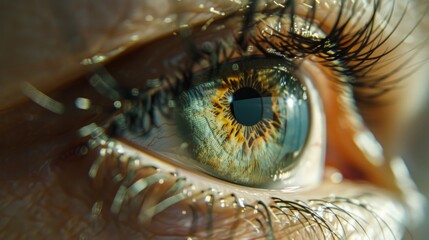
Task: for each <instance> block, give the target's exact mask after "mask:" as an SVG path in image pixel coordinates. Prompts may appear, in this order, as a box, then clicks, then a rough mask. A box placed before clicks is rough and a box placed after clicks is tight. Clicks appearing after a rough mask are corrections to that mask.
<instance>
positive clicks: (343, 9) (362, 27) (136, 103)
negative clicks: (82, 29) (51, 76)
mask: <svg viewBox="0 0 429 240" xmlns="http://www.w3.org/2000/svg"><path fill="white" fill-rule="evenodd" d="M147 3H148V4H147V5H148V6H152V7H154V6H155V8H156V7H157V6H159V5H162V4H161V3H159V5H157V4H151V3H150V2H147ZM186 4H190V3H187V2H182V1H178V3H174V4H171V3H165V5H163V7H165V8H166V9H168V10H166V12H168V11H170V13H171V14H170V15H169V14H167V15H166V16H164V15H162V14H165V13H159V12H162V11H159V12H157V11H154V12H150V11H149V12H150V13H151V14H149V13H147V12H146V13H145V11H142V12H143V16H142V19H144V21H143V23H144V24H141V26H145V24H146V25H147V26H148V29H147V30H146V31H145V30H144V29H143V30H141V29H140V30H139V31H140V35H139V34H132V35H127V37H129V39H131V41H125V42H121V44H120V45H119V44H118V46H119V47H118V46H117V48H114V50H112V51H107V52H106V51H104V52H103V51H100V52H99V53H97V54H93V55H92V56H91V55H89V56H87V57H82V58H80V59H79V61H78V62H79V63H80V64H81V66H84V67H85V68H86V69H83V70H82V69H81V70H80V72H84V73H86V74H85V75H84V76H83V77H81V78H78V79H77V80H74V81H72V82H70V83H68V84H67V86H62V87H61V88H59V89H56V90H54V91H51V92H47V93H46V94H45V93H42V92H41V91H39V90H38V89H37V88H36V87H34V86H33V85H32V84H30V83H23V84H22V85H21V89H22V91H23V92H24V93H25V94H26V96H27V97H30V98H31V99H32V101H31V102H30V103H29V104H27V105H21V106H15V107H14V108H9V110H7V111H5V114H6V113H7V114H8V115H7V116H6V117H2V122H3V123H4V124H3V126H8V127H10V128H11V129H14V130H15V132H16V133H14V134H13V133H11V131H7V128H6V127H4V128H3V130H4V136H7V138H8V139H9V140H7V139H6V138H5V137H3V141H2V145H3V146H7V147H8V148H9V149H8V150H2V151H1V155H2V156H3V157H2V159H6V160H7V159H13V158H14V157H13V156H10V155H11V154H14V156H15V158H16V160H17V161H16V162H15V163H13V162H12V161H9V162H6V161H4V162H3V164H5V165H4V166H5V167H4V168H3V169H5V170H6V169H7V170H8V171H5V170H3V173H2V179H4V180H3V181H2V189H3V190H2V191H1V192H2V199H4V200H2V203H3V204H2V205H3V206H4V207H2V208H1V212H2V216H3V217H4V218H5V219H6V221H5V224H4V225H3V227H2V232H4V233H3V234H4V236H6V238H9V237H10V238H12V237H13V236H18V237H22V236H24V237H28V236H30V237H33V238H50V237H52V236H63V237H64V235H63V234H66V236H65V237H69V238H77V237H79V238H94V237H99V238H143V239H147V238H163V237H165V238H197V239H199V238H202V239H204V238H215V239H217V238H219V239H223V238H268V239H272V238H279V239H289V238H291V239H295V238H297V239H312V238H322V237H323V238H328V239H330V238H332V239H336V238H339V239H343V238H344V239H349V238H350V239H353V238H356V239H365V238H366V239H373V238H379V237H380V236H381V238H385V239H392V238H400V237H401V235H403V234H404V232H405V229H406V228H407V227H411V226H412V224H410V223H409V222H411V221H418V220H417V218H418V216H417V215H418V214H417V212H418V210H417V211H416V210H414V209H413V207H420V206H421V202H420V198H419V197H420V196H419V194H418V192H417V191H416V190H415V189H414V188H413V185H412V181H411V180H410V179H409V178H408V176H407V174H406V168H405V169H404V167H403V166H402V162H401V159H400V158H399V157H398V156H397V154H398V153H397V152H396V149H395V148H394V146H396V142H395V141H394V139H397V138H398V137H399V134H398V133H397V132H396V129H398V127H399V126H402V124H404V122H405V121H406V120H407V119H404V118H400V117H398V115H401V114H402V115H407V114H408V113H410V112H411V110H409V111H410V112H407V111H405V110H404V107H403V106H402V105H401V102H400V101H398V100H395V99H398V98H401V99H402V101H404V100H403V96H404V94H405V93H406V92H407V91H410V90H409V89H410V87H407V88H406V87H400V86H399V85H398V84H402V83H405V82H406V84H407V86H408V85H413V84H412V83H410V81H409V79H410V78H408V77H407V75H409V74H411V73H414V72H415V71H416V69H417V68H416V69H414V67H415V66H417V65H418V64H419V58H418V57H416V56H414V55H417V54H416V53H417V51H416V50H415V47H416V46H417V45H418V44H419V43H420V42H421V40H420V39H418V37H419V35H418V34H415V32H416V31H414V30H413V29H412V28H414V26H416V24H417V23H418V22H419V18H418V17H417V18H416V19H411V20H410V21H411V23H409V22H406V21H405V20H403V19H404V18H403V16H402V14H405V16H408V14H410V11H411V9H413V6H412V4H411V3H409V5H408V4H405V6H402V5H400V4H399V3H396V2H394V3H387V2H386V1H370V2H363V1H362V2H357V1H356V2H355V1H322V2H319V1H272V2H271V1H269V2H267V3H265V2H264V3H262V2H258V1H256V2H251V3H248V4H247V3H232V2H207V3H201V4H195V5H193V7H192V8H187V11H184V9H185V8H184V6H186ZM190 5H191V4H190ZM146 7H147V6H146ZM182 7H183V8H182ZM157 9H158V10H160V8H157ZM181 10H183V11H181ZM194 12H201V15H198V14H197V15H192V14H190V13H194ZM156 13H159V14H160V15H155V14H156ZM204 14H206V15H204ZM195 16H196V17H195ZM199 18H200V19H199ZM193 19H197V20H198V19H199V20H198V21H195V22H193ZM175 21H176V22H175ZM154 22H157V23H158V27H157V28H149V26H151V23H154ZM185 23H186V24H185ZM405 23H409V24H411V26H412V28H408V27H404V26H403V25H406V24H405ZM125 25H126V24H125ZM159 26H161V27H159ZM149 29H155V30H149ZM156 31H160V32H163V34H162V33H159V35H156V34H155V33H156ZM398 31H402V32H401V34H399V33H397V32H398ZM147 32H151V33H152V34H154V36H155V37H147V36H146V38H148V39H150V40H151V41H148V40H147V41H146V42H144V43H143V42H141V43H140V44H137V43H138V42H139V38H144V37H145V34H146V33H147ZM164 34H165V35H164ZM125 35H126V34H125ZM163 35H164V36H163ZM409 35H410V36H409ZM415 38H417V39H415ZM127 39H128V38H127ZM122 45H123V46H122ZM134 45H138V46H134ZM404 46H408V47H407V48H406V47H404ZM410 46H411V47H410ZM124 49H126V51H125V52H124V54H122V56H119V57H117V59H110V56H109V54H112V55H115V54H116V53H118V52H120V51H122V50H124ZM100 63H102V65H101V64H100ZM401 66H402V67H401ZM393 68H394V69H398V70H393V71H392V70H390V69H393ZM244 75H246V76H247V77H245V76H244ZM249 76H251V77H249ZM282 79H283V80H282ZM399 79H403V80H401V81H399ZM414 84H415V85H418V84H419V83H414ZM418 86H420V85H418ZM243 89H244V90H243ZM411 89H414V87H411ZM255 92H256V93H255ZM262 92H265V93H264V94H265V95H263V94H262ZM226 93H229V94H230V95H227V94H226ZM195 96H199V97H195ZM228 96H232V98H227V97H228ZM243 96H244V97H243ZM249 96H250V97H249ZM262 96H265V97H262ZM267 96H269V97H267ZM222 97H223V98H227V100H229V102H227V103H219V102H220V100H219V99H222ZM234 98H235V99H238V100H242V99H244V100H246V99H251V107H247V106H246V105H240V104H238V103H237V104H236V105H234V102H231V99H232V100H234ZM416 98H417V97H416ZM254 99H257V100H259V101H261V102H262V103H264V104H260V109H262V110H261V112H262V113H261V114H260V117H259V118H256V120H255V119H253V120H252V119H250V118H251V117H255V115H252V116H249V115H247V114H246V112H248V111H249V108H251V109H252V110H254V109H255V107H256V106H257V105H258V103H255V101H253V100H254ZM291 99H294V100H291ZM299 100H301V101H299ZM417 100H419V99H417ZM417 100H414V99H407V103H408V104H413V106H414V105H417V103H416V102H417ZM290 101H293V102H292V103H293V104H295V107H297V108H291V109H289V108H287V106H283V105H281V104H285V105H287V104H288V102H290ZM214 103H218V105H219V104H220V105H221V106H220V108H219V109H222V111H224V112H227V113H228V111H229V113H228V114H229V117H230V118H231V117H232V119H235V121H236V122H238V124H237V125H246V126H254V125H256V124H257V123H259V122H261V121H262V120H263V119H267V122H268V123H269V124H271V125H269V126H270V128H272V129H276V131H274V130H273V131H267V132H268V133H267V134H265V135H264V136H267V138H269V139H270V141H266V140H264V139H260V141H266V142H264V143H263V144H260V147H259V148H258V147H254V148H249V149H248V150H247V151H248V152H250V153H251V154H247V155H246V154H242V155H241V156H240V157H241V158H239V157H236V156H237V154H231V152H233V151H235V149H233V148H228V147H230V145H231V144H233V142H226V144H223V145H220V148H223V149H224V151H223V153H222V154H221V155H218V154H215V156H214V157H213V156H211V157H210V155H213V154H214V153H213V151H214V150H217V149H214V148H215V147H214V145H213V144H214V143H208V144H207V145H204V147H202V146H201V144H203V143H206V142H210V141H214V140H218V139H222V140H223V141H225V139H227V138H228V137H225V135H227V134H230V133H231V131H232V130H234V127H235V126H236V125H232V124H226V125H225V126H226V127H228V128H226V127H225V126H223V125H222V126H221V127H218V128H215V125H216V123H218V122H220V121H225V119H227V116H226V115H225V114H223V113H224V112H221V114H218V115H212V118H211V119H209V117H210V116H203V117H200V118H198V117H197V116H196V115H197V114H198V113H199V111H201V110H199V109H198V105H200V106H199V107H201V108H208V110H209V112H211V113H213V112H214V110H212V111H210V108H211V107H213V106H214ZM298 103H300V104H301V105H299V106H298ZM222 104H224V105H222ZM266 104H268V106H269V107H266ZM276 104H278V105H280V106H282V107H276ZM293 104H291V105H293ZM264 109H265V110H266V109H268V113H269V114H268V113H266V112H264ZM284 109H287V111H286V113H287V114H284V113H282V112H281V110H284ZM239 110H243V114H242V115H240V113H237V111H239ZM295 110H299V111H298V112H299V114H298V115H291V114H290V113H289V112H292V111H295ZM219 111H220V110H219ZM233 111H234V112H233ZM184 113H185V114H184ZM218 113H219V112H218ZM219 115H220V116H219ZM215 116H218V117H217V118H216V117H215ZM23 118H24V120H22V119H23ZM202 118H204V119H209V120H207V121H205V122H204V121H201V119H202ZM286 119H287V121H286ZM248 121H250V122H248ZM20 122H24V123H25V124H21V126H19V125H20V124H19V123H20ZM273 122H274V123H273ZM40 123H44V124H45V125H49V126H46V127H45V126H43V125H42V126H41V127H39V126H38V124H40ZM325 123H326V126H325ZM299 124H302V125H299ZM290 125H291V126H292V127H290V128H289V126H290ZM12 127H13V128H12ZM20 127H21V129H20ZM204 128H205V129H209V130H210V131H215V130H216V131H218V133H219V134H212V135H208V137H207V136H206V137H204V136H202V135H201V134H202V132H205V130H204ZM246 129H247V130H246V131H247V132H250V133H252V131H253V132H256V130H255V129H251V128H246ZM267 129H268V127H267V128H266V129H265V130H267ZM292 130H296V131H298V134H295V135H293V134H292V135H288V133H289V132H290V131H292ZM26 131H29V132H30V134H28V137H22V135H24V134H26ZM39 131H41V132H42V133H38V132H39ZM235 131H236V132H235V134H230V135H231V136H236V137H237V136H240V131H238V130H235ZM183 132H185V133H183ZM325 132H326V138H325ZM189 133H191V134H189ZM276 134H277V135H279V136H280V137H278V138H273V137H272V136H274V135H276ZM220 135H224V137H223V138H222V137H219V136H220ZM243 135H244V134H243ZM248 135H249V134H248ZM314 135H316V136H317V137H316V138H313V142H311V140H312V137H311V136H314ZM17 136H18V137H17ZM228 136H229V135H228ZM297 136H299V137H297ZM196 137H198V138H200V140H199V141H196V140H195V139H194V138H196ZM201 138H202V140H201ZM229 138H231V137H229ZM238 138H239V137H237V139H238ZM241 139H243V138H241ZM273 139H274V140H273ZM278 139H281V140H278ZM297 139H298V140H297ZM8 141H10V143H8ZM237 141H238V140H237ZM241 141H242V142H241V143H242V144H240V145H237V149H238V150H237V151H238V152H240V151H241V152H243V151H244V150H245V148H246V147H249V146H253V145H252V144H253V143H254V141H255V140H254V139H253V140H252V141H250V138H246V139H244V140H241ZM243 141H244V144H243ZM271 142H276V143H278V144H277V145H280V147H277V150H276V146H277V145H276V144H271ZM309 142H310V143H312V144H309ZM251 143H252V144H251ZM293 143H294V144H296V145H297V147H296V148H292V147H291V149H292V150H290V149H289V146H291V145H293ZM15 144H16V146H14V145H15ZM25 144H26V145H30V146H32V147H28V151H25V153H24V154H21V153H19V152H20V151H21V149H22V148H21V147H22V146H23V145H25ZM261 146H262V147H261ZM188 149H191V150H188ZM286 150H287V151H286ZM257 151H262V152H264V153H266V152H269V153H273V152H274V153H275V154H273V155H275V156H279V157H278V159H276V160H278V161H277V162H275V163H274V164H271V165H268V167H267V169H268V170H267V172H268V173H267V174H265V172H263V171H261V170H260V169H262V167H261V168H257V167H254V168H250V169H251V170H246V171H244V170H243V169H248V168H246V167H244V168H234V169H233V170H229V169H228V166H229V165H228V164H230V165H232V164H233V163H231V162H233V161H237V159H240V160H242V161H243V162H244V161H263V160H273V159H274V158H275V157H273V156H270V157H264V156H263V154H260V155H259V156H258V157H256V158H252V157H249V156H251V155H252V154H255V153H256V152H257ZM276 151H277V152H276ZM285 151H286V153H285ZM325 152H326V155H325V154H324V153H325ZM225 155H226V156H225ZM303 155H307V156H308V158H302V156H303ZM219 156H222V157H219ZM28 158H30V159H31V160H33V159H34V161H28ZM216 158H219V159H223V160H224V162H228V161H229V163H228V164H227V165H224V167H217V166H215V165H216V163H213V161H211V162H210V161H208V162H207V161H206V160H208V159H210V160H212V159H214V160H216ZM23 159H26V160H23ZM46 159H49V160H48V161H46ZM285 159H286V160H285ZM283 162H286V164H285V165H281V164H283ZM309 163H311V164H309ZM14 164H15V165H14ZM16 164H27V165H26V166H25V167H23V166H19V165H16ZM35 166H39V168H38V171H35V170H34V168H35ZM40 166H42V167H40ZM12 169H13V170H14V172H11V171H9V170H12ZM272 169H274V170H275V171H274V170H273V171H271V170H272ZM279 169H280V170H281V171H280V173H281V174H277V173H279V172H278V171H277V170H279ZM297 169H299V171H298V170H297ZM404 170H405V173H404V172H401V171H404ZM237 171H241V174H238V175H237V174H235V173H236V172H237ZM270 171H271V172H270ZM256 172H258V174H256ZM29 173H31V174H29ZM264 174H265V175H264ZM257 177H258V178H257ZM279 178H280V180H281V181H280V182H281V183H280V184H279V181H278V179H279ZM255 179H256V180H255ZM308 179H311V180H309V181H307V180H308ZM306 181H307V182H308V184H304V182H306ZM398 181H400V182H401V183H398ZM404 188H407V189H404ZM406 194H408V195H406ZM15 208H16V209H19V214H18V216H20V217H19V218H17V217H15V215H16V213H15V211H14V210H10V209H15ZM21 216H22V218H21ZM34 219H35V220H36V221H34ZM23 223H25V224H26V225H27V226H29V229H31V230H30V231H28V232H27V233H25V235H24V234H23V233H22V232H21V231H20V230H19V229H18V227H19V226H21V225H22V224H23ZM38 224H42V227H40V226H39V225H38ZM49 235H51V236H49Z"/></svg>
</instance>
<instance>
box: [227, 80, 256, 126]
mask: <svg viewBox="0 0 429 240" xmlns="http://www.w3.org/2000/svg"><path fill="white" fill-rule="evenodd" d="M230 107H231V112H232V115H233V116H234V118H235V119H236V120H237V122H238V123H240V124H242V125H245V126H253V125H255V124H256V123H258V122H259V121H261V120H262V117H263V99H262V97H261V95H259V93H258V92H257V91H256V90H255V89H253V88H250V87H244V88H240V89H238V90H237V91H236V92H235V93H234V94H233V95H232V101H231V105H230Z"/></svg>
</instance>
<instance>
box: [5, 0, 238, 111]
mask: <svg viewBox="0 0 429 240" xmlns="http://www.w3.org/2000/svg"><path fill="white" fill-rule="evenodd" d="M8 4H9V5H8V6H7V7H8V8H6V9H9V11H8V10H5V11H3V12H4V13H3V14H2V19H3V22H10V23H14V24H9V25H5V27H10V28H13V29H9V30H7V29H6V30H5V31H6V32H8V34H7V35H6V37H5V38H2V39H1V44H0V52H2V53H3V54H2V58H1V59H0V62H1V64H0V72H1V73H2V79H4V80H2V89H1V90H0V95H1V96H2V97H3V98H5V99H8V101H1V102H0V109H7V108H9V107H11V106H13V105H15V104H17V103H20V102H23V101H25V100H26V99H25V96H24V95H23V94H21V90H20V86H19V84H17V83H19V82H21V81H28V82H29V83H30V84H32V85H34V86H35V87H36V88H37V89H39V90H40V91H42V92H50V91H52V90H54V89H58V88H59V87H61V86H63V85H64V84H66V83H70V82H71V81H73V80H74V79H76V78H77V77H79V76H80V75H82V74H84V73H85V72H86V71H88V68H87V67H86V66H82V64H81V62H82V60H84V59H85V58H92V57H94V60H103V61H107V60H109V59H111V58H113V57H115V56H117V55H118V54H120V53H121V52H122V51H124V50H126V49H127V48H129V47H132V46H135V45H136V44H142V43H146V42H148V41H150V40H153V39H156V38H159V37H160V36H162V35H165V34H167V33H171V32H173V31H174V30H175V29H177V28H178V27H179V26H178V25H177V23H176V22H174V21H171V20H172V17H174V16H176V17H177V16H178V14H173V13H174V12H178V11H177V9H176V8H179V7H180V8H182V9H181V11H180V12H179V13H180V17H181V20H183V21H185V22H188V23H189V24H194V23H198V22H202V21H205V20H207V19H210V18H212V17H216V14H215V13H214V12H210V7H213V9H218V8H219V9H225V8H226V9H227V10H228V9H230V10H233V9H236V8H238V6H239V4H236V3H231V2H229V1H206V2H205V3H204V7H205V8H203V9H202V10H201V9H200V8H199V6H198V5H197V3H195V2H193V1H182V3H181V4H180V6H179V5H177V7H174V6H172V4H171V1H162V2H161V1H156V2H154V1H129V2H128V4H127V3H124V2H120V3H119V4H120V6H119V7H118V6H115V5H111V4H105V3H104V2H103V3H102V4H98V3H93V2H86V1H85V2H84V3H80V2H61V3H59V4H58V5H57V7H58V8H59V9H62V11H63V12H64V11H65V14H62V12H61V11H59V9H54V8H53V6H55V5H49V4H50V1H45V2H42V3H38V4H37V5H36V6H29V5H23V4H21V3H18V2H13V3H12V2H11V3H8ZM63 4H66V5H63ZM86 4H88V5H86ZM132 4H134V5H132ZM99 5H100V6H104V8H103V7H102V8H100V6H99ZM147 5H152V6H149V7H148V6H147ZM158 5H163V7H159V6H158ZM231 6H232V7H231ZM120 9H122V10H123V11H122V12H119V13H117V14H115V13H114V12H115V11H118V10H120ZM195 9H197V10H198V11H196V10H195ZM72 10H73V11H76V12H79V13H80V14H81V15H82V16H83V17H80V18H72V17H70V15H73V14H74V13H73V14H71V13H70V12H68V11H72ZM228 11H229V10H228ZM185 13H186V14H185ZM112 15H113V16H116V17H113V18H112ZM85 16H86V17H85ZM147 16H151V17H147ZM168 18H169V20H168ZM111 19H116V20H115V21H112V20H111ZM148 20H150V21H148ZM142 26H145V27H144V28H143V27H142ZM70 27H73V28H74V29H72V30H71V29H69V28H70ZM69 31H72V32H71V33H70V32H69ZM64 34H72V35H73V38H69V37H67V36H65V35H64ZM29 36H31V37H29ZM69 39H72V40H69ZM75 40H77V41H78V42H80V43H79V44H80V45H81V47H78V51H76V50H73V41H75ZM10 46H15V47H13V48H11V47H10ZM18 46H19V47H18ZM41 49H43V52H41ZM59 59H60V60H61V61H59ZM42 63H43V64H42ZM23 69H25V71H22V70H23ZM52 69H56V71H52Z"/></svg>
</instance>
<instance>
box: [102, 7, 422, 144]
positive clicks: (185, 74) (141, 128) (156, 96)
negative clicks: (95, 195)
mask: <svg viewBox="0 0 429 240" xmlns="http://www.w3.org/2000/svg"><path fill="white" fill-rule="evenodd" d="M257 2H258V1H252V2H251V3H252V4H254V5H251V7H249V8H248V9H247V11H246V12H245V14H244V16H245V17H244V24H243V26H242V31H241V34H239V35H237V36H235V43H234V46H236V47H234V49H232V50H231V49H229V51H228V48H230V46H229V43H225V42H222V41H218V42H215V44H214V46H212V49H211V52H210V51H207V49H205V48H202V47H198V46H197V45H196V43H195V42H194V40H193V39H192V37H191V35H190V31H189V29H188V30H187V29H182V30H181V36H182V37H183V38H184V40H185V44H186V49H188V55H189V56H190V58H191V59H192V62H191V64H189V65H188V66H182V67H181V68H180V69H177V66H173V69H175V70H174V71H173V73H174V74H175V75H173V76H172V75H171V74H168V73H167V74H166V75H165V76H160V77H159V79H157V80H158V81H159V82H160V85H163V86H162V87H158V88H157V89H153V88H151V87H150V86H149V87H148V86H146V87H144V88H143V89H142V91H141V92H140V93H139V95H138V96H131V95H130V94H129V92H130V91H131V90H130V89H128V90H127V89H125V91H121V92H122V93H125V95H124V94H123V95H122V96H121V98H122V100H123V101H129V102H130V103H131V104H130V105H132V106H134V107H132V108H130V109H127V110H123V111H122V112H123V114H122V115H119V116H118V117H116V118H115V119H114V120H113V121H111V126H110V127H109V133H110V134H111V135H112V136H117V135H121V134H122V133H123V132H124V131H126V130H127V129H128V128H132V130H133V131H134V132H137V133H138V134H141V135H145V134H146V133H148V132H149V131H150V130H151V129H152V128H153V127H157V126H158V116H157V114H159V113H161V114H162V115H164V116H165V115H167V116H168V112H167V111H160V112H159V111H158V110H159V109H163V108H165V105H166V104H165V103H167V102H169V101H170V100H172V99H175V98H176V97H177V96H178V95H179V94H180V93H181V92H182V91H184V90H186V89H188V88H189V87H190V86H192V84H193V75H194V73H193V71H192V68H193V66H194V65H198V63H199V62H200V61H202V60H203V59H205V60H206V61H208V62H209V63H210V68H209V69H210V71H215V70H216V69H217V68H218V67H219V66H220V65H221V64H222V63H223V62H225V61H228V60H230V58H231V57H230V56H231V55H232V53H233V52H236V53H238V54H239V55H241V56H244V52H245V51H246V49H247V46H248V45H249V44H253V45H254V46H255V47H256V48H257V49H259V51H260V52H261V53H263V54H264V55H265V56H267V57H278V56H275V55H274V54H273V52H271V51H270V52H269V51H267V49H266V47H264V46H263V44H269V45H270V46H271V47H272V49H274V51H275V52H280V53H281V54H282V55H285V56H288V57H289V58H291V59H292V58H294V57H298V58H304V57H306V56H307V55H317V56H319V57H320V59H321V60H320V62H321V63H322V64H323V65H325V66H327V67H329V68H330V69H331V70H332V72H333V73H334V74H335V76H334V79H333V81H337V82H338V83H340V84H347V85H351V86H352V87H354V88H355V89H357V88H363V89H365V88H370V89H372V90H376V91H375V93H374V91H371V93H366V94H363V93H360V94H355V95H354V98H355V100H357V101H358V102H359V103H368V104H372V105H376V104H379V103H378V102H377V101H374V100H375V99H377V97H379V96H381V95H383V94H385V93H387V92H388V91H389V90H391V89H392V88H393V87H394V86H395V85H394V84H396V83H397V82H398V81H400V80H401V79H402V78H403V76H406V75H408V74H409V73H410V72H411V71H412V70H413V69H414V68H412V69H410V70H408V71H405V73H404V74H402V75H401V76H399V77H398V78H397V79H391V78H390V77H391V76H392V75H393V74H395V73H396V72H397V71H399V70H402V69H403V68H404V67H407V66H409V63H410V61H408V60H409V59H405V60H404V64H401V67H400V68H397V69H396V70H395V71H388V73H386V74H382V75H380V74H378V75H374V74H371V70H372V69H373V68H374V67H376V66H377V67H385V66H384V65H383V63H384V62H385V61H381V59H385V58H386V57H387V56H389V55H391V53H392V52H393V51H394V50H395V49H396V48H398V47H399V46H400V45H401V44H402V42H403V41H404V40H405V39H406V38H407V37H408V35H409V34H411V33H412V32H413V30H414V28H413V29H411V30H410V31H409V33H408V34H407V35H406V36H404V37H403V38H402V39H401V40H400V41H399V42H398V43H397V44H396V45H394V46H392V47H391V48H390V49H386V51H384V52H382V53H380V54H375V51H376V50H378V49H380V48H381V47H384V46H385V45H386V41H387V40H388V39H389V38H391V36H392V34H393V33H394V32H395V31H396V29H397V28H398V26H399V25H400V24H401V22H402V18H400V19H399V20H398V21H397V22H396V23H395V25H394V27H393V29H392V30H391V31H390V32H389V33H388V34H387V35H386V34H384V35H383V33H384V31H385V30H386V27H387V26H388V24H389V22H390V21H391V17H392V14H393V8H392V9H391V12H390V13H389V14H387V16H386V18H387V19H385V20H386V21H385V24H384V25H382V26H381V27H380V26H379V27H375V24H376V21H375V19H376V15H377V14H378V13H377V10H378V8H379V7H380V5H381V2H382V1H381V0H375V1H374V3H373V9H372V10H370V11H372V12H371V18H370V19H369V20H368V21H367V22H365V24H364V25H363V27H360V28H359V29H356V28H357V25H356V23H352V21H351V19H352V18H353V17H356V16H352V15H351V14H350V16H348V18H345V17H344V14H343V15H341V14H340V15H339V17H338V19H337V21H336V22H335V23H334V26H333V28H332V29H330V31H329V32H328V33H327V36H326V37H325V38H317V39H316V38H314V39H313V38H309V37H304V36H301V35H299V34H297V33H294V32H293V31H289V32H288V33H287V34H282V33H279V32H275V34H274V35H275V36H276V37H278V38H279V39H280V40H282V41H280V43H281V44H279V45H275V44H272V43H270V41H269V40H268V39H263V38H261V37H259V38H258V37H256V36H250V35H249V31H250V30H251V29H252V28H253V27H255V26H254V24H255V23H254V20H255V17H254V16H255V14H256V13H258V14H259V13H263V14H265V15H266V16H268V15H273V14H274V15H276V16H277V17H279V19H280V18H281V17H283V16H284V15H285V14H286V13H288V14H289V18H290V19H291V21H292V22H293V21H294V20H293V19H294V16H295V14H296V13H295V12H294V1H288V3H289V4H290V6H291V8H290V9H287V8H280V9H278V8H277V9H274V10H273V9H270V8H269V7H267V9H266V10H265V12H264V11H261V12H259V11H258V12H257V11H255V6H256V5H257ZM341 2H342V5H341V7H340V9H339V11H340V12H341V11H343V8H345V7H347V5H345V1H344V0H342V1H341ZM312 3H313V5H314V7H313V10H312V11H310V12H309V13H308V14H307V16H305V17H306V19H305V21H306V22H307V23H309V24H310V25H313V24H315V23H314V22H315V19H314V18H315V14H316V9H317V6H316V3H315V2H314V1H313V2H312ZM252 6H253V7H252ZM405 14H406V9H405V10H404V11H403V13H402V16H404V15H405ZM323 23H324V22H323V21H322V24H323ZM353 24H354V25H353ZM416 25H417V24H416ZM347 27H350V30H349V31H350V32H343V31H344V29H346V28H347ZM351 33H353V35H352V37H351V38H350V35H351ZM346 37H348V39H347V40H346V39H345V38H346ZM372 44H374V45H372ZM368 45H369V47H368ZM352 47H353V48H354V49H353V50H352ZM410 55H411V54H410ZM386 61H387V60H386ZM390 61H398V60H397V59H394V60H392V59H390ZM387 65H389V64H387ZM146 85H148V84H146ZM148 93H150V94H148Z"/></svg>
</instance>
